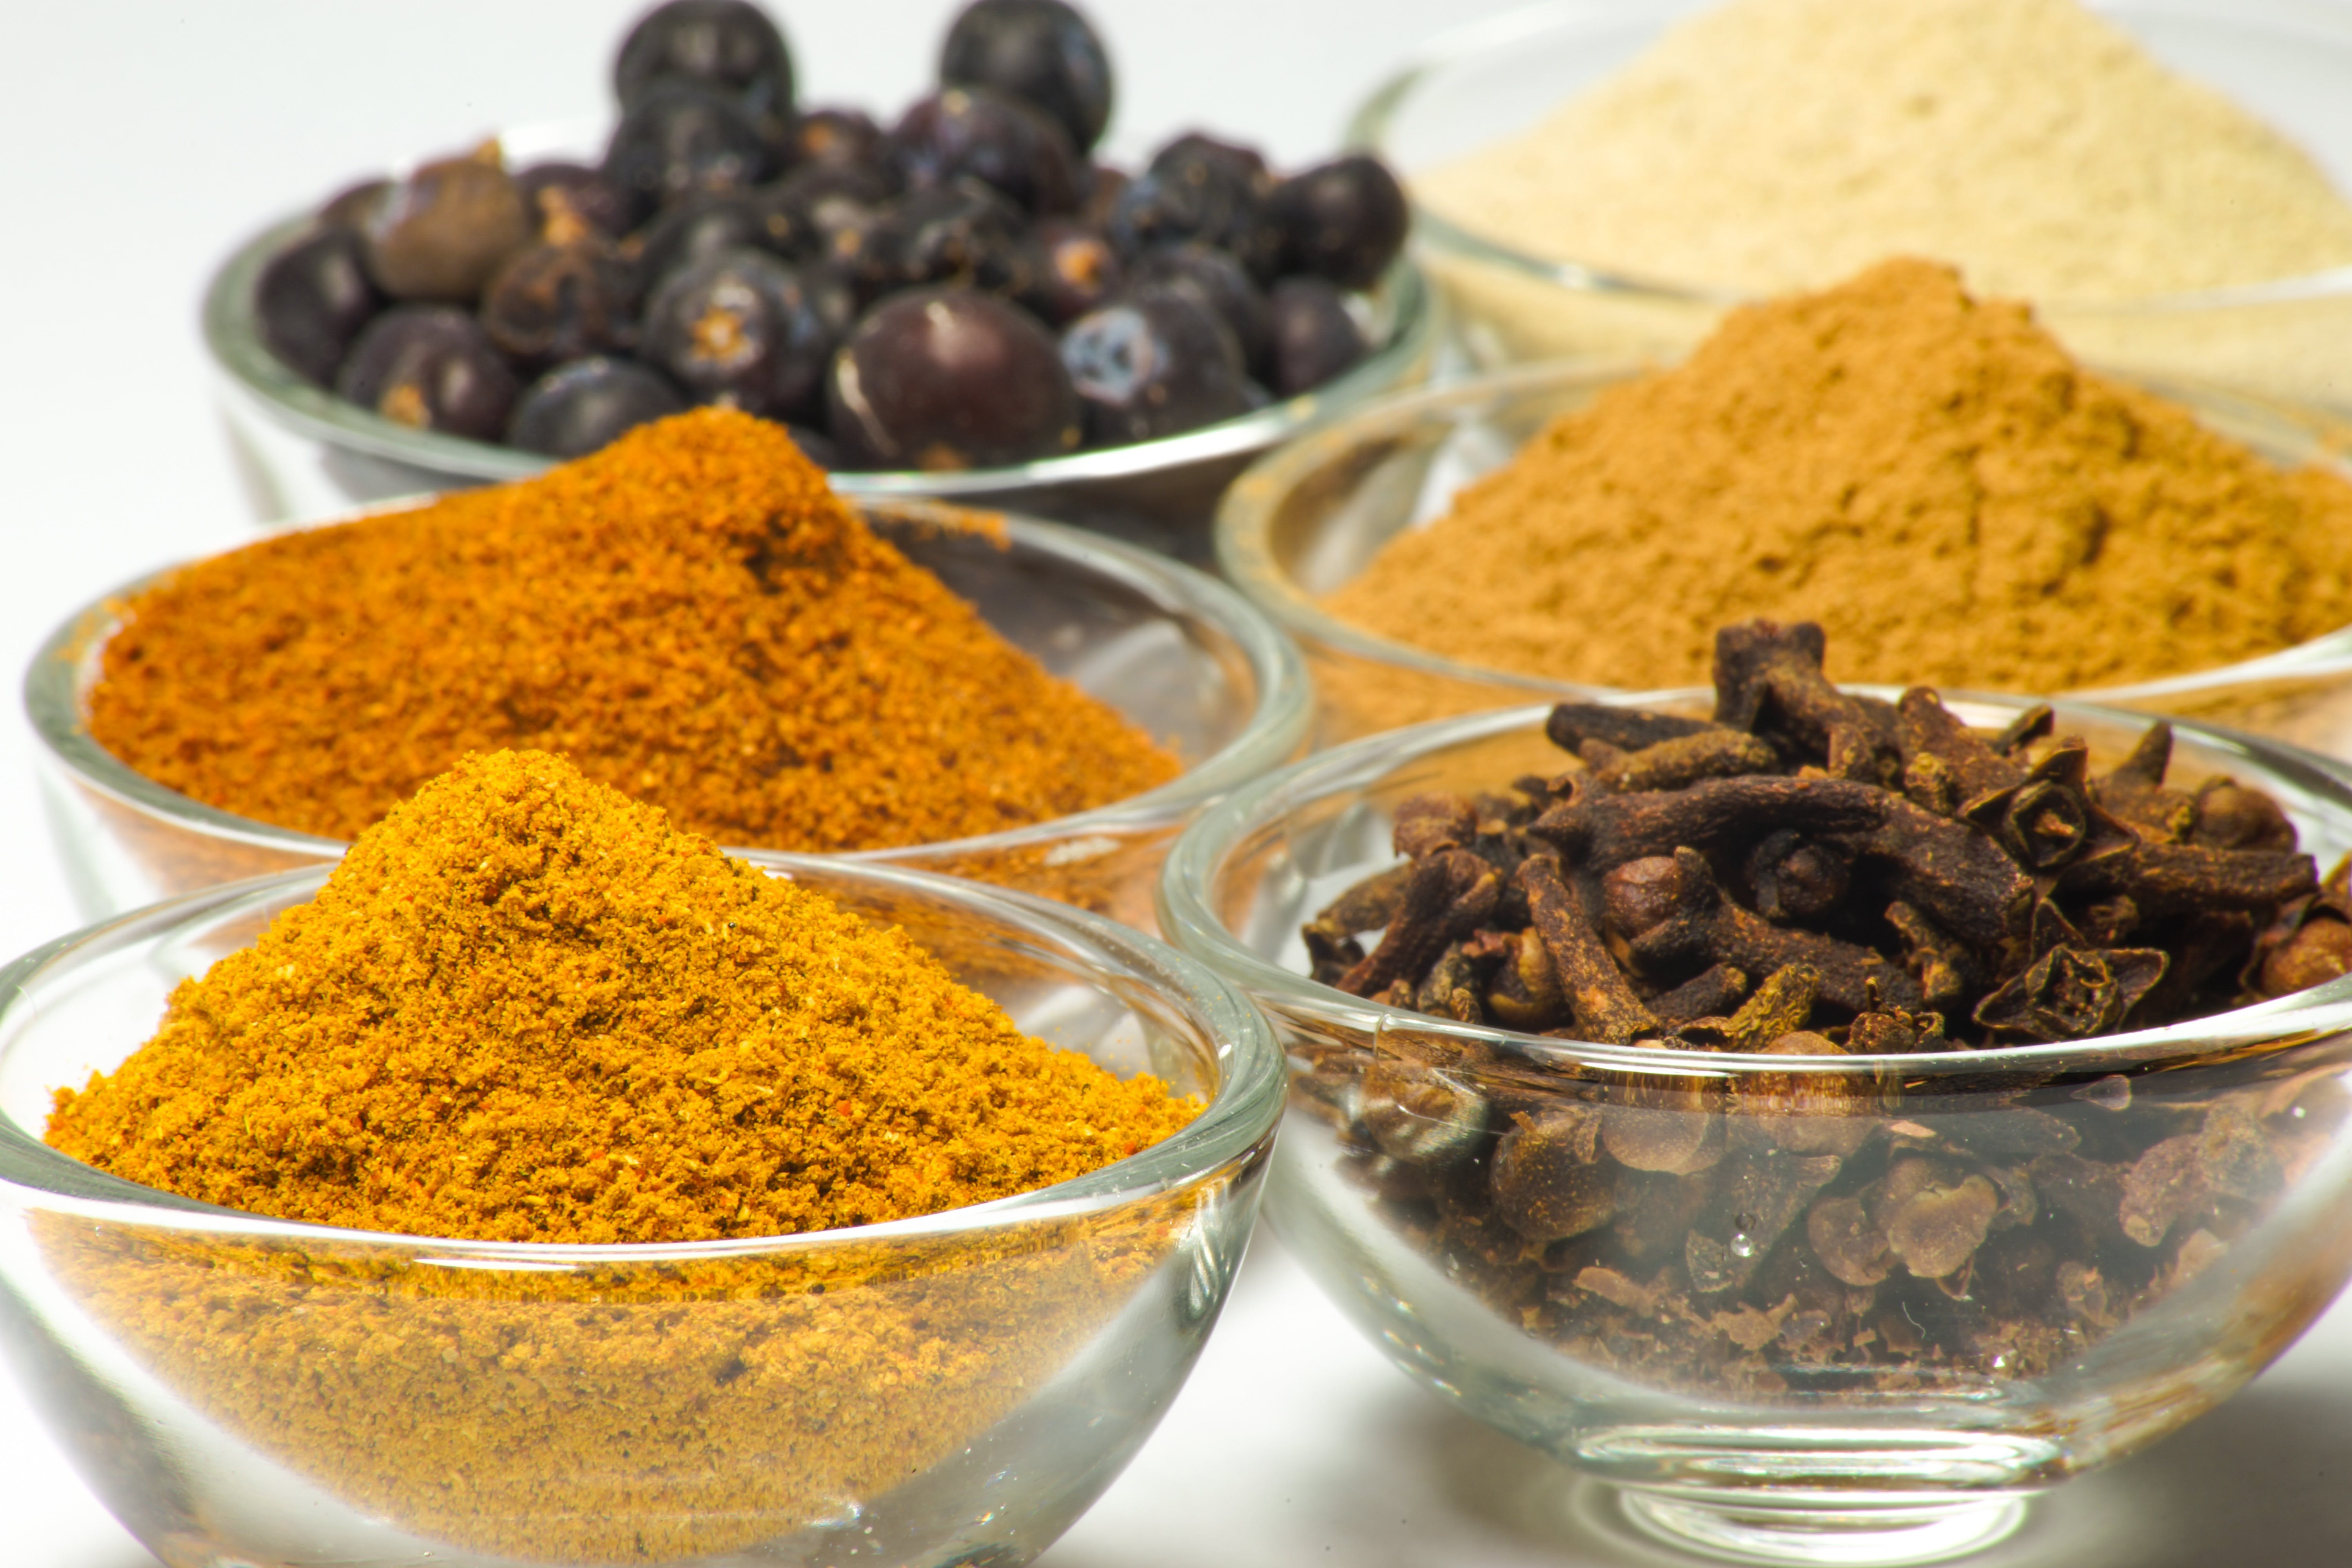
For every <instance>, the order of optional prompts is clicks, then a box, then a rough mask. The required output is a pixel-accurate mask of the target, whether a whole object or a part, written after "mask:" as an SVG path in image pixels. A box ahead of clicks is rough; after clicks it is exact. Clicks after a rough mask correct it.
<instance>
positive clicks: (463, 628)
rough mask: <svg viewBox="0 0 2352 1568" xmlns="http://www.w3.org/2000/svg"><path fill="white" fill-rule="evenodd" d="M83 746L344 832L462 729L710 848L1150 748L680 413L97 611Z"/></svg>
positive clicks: (836, 513)
mask: <svg viewBox="0 0 2352 1568" xmlns="http://www.w3.org/2000/svg"><path fill="white" fill-rule="evenodd" d="M125 619H126V623H127V624H126V625H125V626H123V627H122V628H121V630H120V631H119V632H118V633H117V634H116V635H115V636H114V637H112V638H111V639H110V641H109V643H108V644H107V647H106V650H105V656H104V664H103V669H102V673H101V676H100V680H99V682H98V683H97V685H96V686H95V688H94V689H92V691H91V693H90V697H89V728H90V733H91V735H92V736H93V738H95V739H96V740H97V741H98V742H99V743H100V745H102V746H104V747H106V748H107V750H109V751H110V752H113V753H114V754H115V755H116V756H118V757H120V758H121V760H122V761H123V762H125V763H128V764H129V765H130V766H131V767H132V768H134V769H136V770H138V771H139V772H140V773H144V774H146V775H147V776H148V777H150V778H152V779H155V780H157V781H159V782H160V783H163V784H167V785H169V786H171V787H172V788H173V789H176V790H179V791H181V792H182V793H184V794H185V795H191V796H193V797H194V798H195V799H197V800H200V801H202V802H204V803H205V804H206V805H213V806H217V807H219V808H221V809H223V810H226V811H230V812H234V813H236V814H237V815H239V816H247V817H251V818H255V819H257V820H259V821H263V822H268V823H273V824H276V825H278V826H284V827H291V828H295V829H299V830H301V831H304V832H310V833H316V834H320V835H323V836H325V837H331V838H341V839H347V838H350V837H352V836H353V835H355V834H357V833H358V832H359V831H360V830H361V829H362V828H363V827H365V826H367V825H368V824H370V823H372V822H373V821H375V820H376V819H377V818H379V817H381V816H383V814H384V813H385V812H386V811H388V810H390V809H391V808H392V806H393V805H394V803H396V802H398V801H400V800H403V799H405V798H406V797H407V796H409V795H413V794H415V791H416V790H417V789H418V788H419V787H420V786H421V785H422V784H424V783H425V781H426V780H427V779H430V778H432V777H434V776H435V775H436V774H437V773H442V772H444V771H445V770H446V769H447V768H449V767H450V766H452V765H453V764H454V763H456V762H457V759H458V758H459V757H461V756H464V755H465V754H467V752H488V751H495V750H498V749H500V748H503V747H520V748H531V749H538V750H544V751H552V752H562V753H563V754H565V755H567V756H569V757H571V758H572V760H573V761H574V762H576V763H578V764H579V765H580V767H581V768H582V770H583V772H585V773H587V774H588V775H589V776H590V777H592V778H595V779H598V780H600V781H602V782H604V783H606V784H613V785H614V786H616V787H618V788H621V789H624V790H625V791H627V792H628V793H629V794H631V795H635V796H636V797H638V798H640V799H644V800H647V801H650V802H652V803H653V804H655V805H660V806H662V807H664V808H665V809H667V811H669V812H670V813H671V814H672V815H673V816H676V817H677V820H678V821H679V822H680V824H681V825H683V826H686V827H688V828H689V829H691V830H693V831H696V832H700V833H704V834H707V835H709V836H710V837H714V838H716V839H718V840H719V841H720V842H722V843H730V844H740V845H748V846H757V847H770V848H782V849H803V850H818V851H830V850H856V849H872V848H882V847H894V846H898V845H908V844H921V843H937V842H940V841H943V840H947V839H952V838H959V837H967V836H971V835H976V834H983V833H991V832H995V831H999V830H1001V829H1004V828H1008V827H1013V826H1022V825H1025V824H1028V823H1033V822H1039V821H1044V820H1046V819H1049V818H1052V817H1055V816H1066V815H1068V814H1070V813H1072V812H1076V811H1082V810H1087V809H1090V808H1093V807H1096V806H1099V805H1108V804H1109V803H1111V802H1113V801H1118V800H1123V799H1127V798H1129V797H1131V796H1133V795H1139V794H1141V793H1143V792H1144V791H1146V790H1149V789H1150V788H1153V787H1155V786H1156V785H1158V784H1163V783H1165V782H1167V781H1168V780H1169V779H1171V778H1172V777H1174V776H1175V774H1176V773H1177V772H1178V771H1179V764H1178V763H1177V761H1176V759H1175V758H1173V757H1172V756H1171V755H1169V754H1168V753H1167V752H1165V751H1163V750H1161V749H1160V747H1158V746H1157V745H1155V744H1154V743H1152V742H1151V741H1150V738H1149V737H1147V736H1145V735H1144V734H1143V733H1142V732H1141V731H1139V730H1137V729H1136V728H1135V727H1134V726H1133V725H1131V724H1129V723H1128V722H1127V721H1125V720H1124V719H1123V718H1122V717H1121V716H1120V715H1118V713H1116V712H1114V711H1113V710H1110V709H1108V708H1107V707H1105V706H1104V705H1103V704H1101V703H1099V702H1097V701H1095V700H1092V699H1091V698H1089V697H1087V695H1086V694H1084V693H1083V692H1080V691H1078V690H1077V689H1075V688H1073V687H1071V686H1069V685H1067V684H1066V683H1064V682H1062V681H1060V680H1057V679H1055V678H1053V677H1052V676H1050V675H1048V674H1047V673H1046V672H1045V670H1044V669H1043V668H1040V667H1039V666H1038V665H1037V664H1036V663H1035V662H1034V660H1032V659H1031V658H1028V657H1027V656H1026V655H1024V654H1023V653H1022V652H1021V651H1020V650H1018V649H1016V648H1013V647H1011V646H1010V645H1008V644H1007V643H1005V642H1004V641H1003V638H1001V637H998V636H997V635H996V634H995V633H994V632H993V631H992V630H991V629H990V628H989V627H988V626H987V625H986V624H985V623H983V622H982V620H981V618H980V616H979V615H978V614H977V613H976V612H975V611H974V610H973V609H972V608H971V605H967V604H965V603H964V602H963V601H961V600H960V599H958V598H957V597H956V596H955V595H953V594H951V593H950V592H949V591H948V590H947V588H946V587H945V586H944V585H943V584H940V582H939V581H938V579H936V578H935V577H933V576H931V575H930V574H929V573H927V572H924V571H922V570H920V569H919V568H918V567H916V566H914V565H913V564H912V563H909V562H908V560H907V558H906V557H905V556H904V555H902V554H901V553H900V552H898V550H896V549H895V548H893V547H892V546H891V545H890V544H888V543H887V542H884V541H882V540H880V539H877V537H876V536H875V535H874V533H873V532H872V531H870V530H869V529H868V528H867V527H866V525H865V523H864V522H863V521H861V520H860V519H859V518H858V517H857V516H856V514H855V513H854V512H853V511H852V510H850V509H849V508H848V507H847V506H846V505H845V504H844V503H843V502H842V501H841V500H839V499H838V498H836V497H835V496H834V495H833V493H832V492H831V491H830V490H829V489H827V488H826V484H825V480H824V474H823V473H822V472H821V471H820V470H818V469H816V468H813V467H812V466H811V465H810V464H809V463H808V462H807V461H806V460H805V459H804V458H803V457H802V456H801V454H800V452H799V449H798V448H797V447H795V446H793V442H792V440H791V438H790V437H789V436H787V435H786V434H785V433H784V432H783V431H782V429H781V428H780V427H778V426H773V425H771V424H768V423H765V422H763V421H761V420H757V419H753V418H751V417H749V416H744V415H740V414H735V413H731V412H729V411H726V410H720V409H701V410H697V411H695V412H692V413H689V414H685V415H681V416H677V417H676V418H674V419H669V420H665V421H663V422H661V423H659V424H656V425H653V426H646V427H644V428H642V429H640V430H637V431H635V432H633V433H632V434H631V435H629V436H628V437H625V438H624V439H622V440H620V441H617V442H615V443H614V444H613V445H612V446H611V447H607V448H605V449H604V451H603V452H601V453H599V454H597V455H596V456H594V457H593V458H586V459H584V460H583V461H580V462H577V463H572V464H569V465H566V466H564V467H562V468H557V469H555V470H553V471H552V472H551V473H549V474H546V475H544V476H542V477H541V478H538V479H530V480H526V481H523V482H520V483H518V484H512V485H504V486H499V487H498V488H495V489H483V490H475V491H469V492H465V493H461V494H457V495H453V496H449V497H446V498H445V499H443V500H438V501H436V502H435V503H433V504H431V505H429V506H426V507H424V508H421V509H418V510H412V511H405V512H401V513H397V514H394V515H389V516H379V517H373V518H367V519H362V520H360V521H352V522H348V523H344V524H342V525H340V526H337V527H331V528H321V529H315V530H310V531H303V532H299V533H289V534H285V535H280V536H278V537H276V538H273V539H269V540H267V541H264V542H260V543H257V544H255V545H252V546H249V547H247V548H246V549H243V550H238V551H233V552H229V553H226V554H224V555H219V556H215V557H213V558H211V559H209V560H205V561H203V562H199V563H195V564H194V565H191V566H188V567H185V568H184V569H182V570H181V571H179V572H177V573H175V574H173V575H172V576H171V577H170V578H169V579H167V580H166V581H165V582H163V584H160V585H158V586H156V587H154V588H152V589H151V590H149V591H147V592H145V593H143V594H141V595H138V596H137V597H135V598H134V599H132V600H131V602H130V603H129V604H128V605H126V606H125Z"/></svg>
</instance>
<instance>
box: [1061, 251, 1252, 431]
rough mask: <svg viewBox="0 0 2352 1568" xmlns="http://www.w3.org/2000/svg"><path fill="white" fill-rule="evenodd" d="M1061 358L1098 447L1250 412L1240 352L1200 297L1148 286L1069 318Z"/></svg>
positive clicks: (1230, 334)
mask: <svg viewBox="0 0 2352 1568" xmlns="http://www.w3.org/2000/svg"><path fill="white" fill-rule="evenodd" d="M1062 363H1063V364H1065V365H1066V366H1067V367H1068V368H1069V372H1070V381H1071V384H1073V385H1075V386H1076V388H1077V392H1078V396H1079V397H1080V398H1081V399H1083V400H1084V401H1085V403H1086V408H1087V442H1088V443H1089V444H1090V445H1093V446H1097V447H1119V446H1125V445H1127V444H1128V443H1129V442H1132V441H1149V440H1151V439H1153V438H1154V437H1160V436H1174V435H1177V434H1179V433H1181V432H1182V431H1186V430H1194V429H1198V428H1199V427H1200V426H1203V425H1213V424H1214V423H1216V422H1217V421H1218V420H1220V419H1231V418H1233V417H1234V416H1235V415H1237V414H1242V413H1244V412H1246V411H1247V409H1248V407H1249V395H1248V394H1247V392H1246V391H1244V383H1243V376H1242V356H1241V350H1240V349H1239V348H1237V347H1236V346H1235V345H1234V335H1233V333H1232V332H1231V331H1227V330H1226V328H1225V324H1224V322H1223V321H1220V320H1218V319H1217V316H1216V313H1215V312H1214V311H1213V310H1210V309H1209V308H1208V307H1207V306H1206V305H1203V304H1202V303H1201V301H1200V300H1198V299H1196V298H1195V297H1194V296H1192V295H1191V294H1187V293H1181V292H1179V291H1177V290H1176V289H1166V288H1143V289H1136V290H1135V291H1134V292H1132V293H1130V294H1129V295H1127V296H1126V297H1125V298H1123V299H1120V300H1116V301H1114V302H1113V303H1111V304H1108V305H1106V306H1104V307H1103V308H1102V309H1101V310H1097V311H1094V312H1093V313H1092V314H1090V315H1086V316H1081V317H1079V318H1078V319H1077V320H1076V321H1073V322H1071V323H1070V326H1069V329H1068V330H1067V331H1065V332H1064V333H1063V334H1062Z"/></svg>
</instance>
